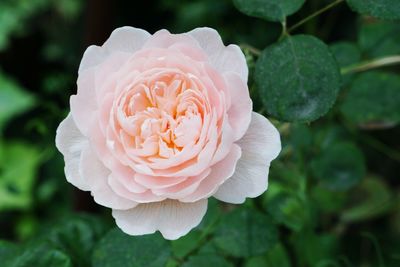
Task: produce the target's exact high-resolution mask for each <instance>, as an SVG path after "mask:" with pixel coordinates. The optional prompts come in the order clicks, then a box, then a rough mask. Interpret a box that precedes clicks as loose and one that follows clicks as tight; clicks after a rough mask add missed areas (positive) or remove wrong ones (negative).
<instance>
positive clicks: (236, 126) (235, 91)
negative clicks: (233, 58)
mask: <svg viewBox="0 0 400 267" xmlns="http://www.w3.org/2000/svg"><path fill="white" fill-rule="evenodd" d="M224 78H225V81H226V83H227V85H228V88H229V89H230V95H231V101H232V104H231V107H230V109H229V110H228V117H229V124H230V125H231V126H232V129H233V132H234V134H235V141H236V140H239V139H240V138H242V137H243V135H244V134H245V133H246V131H247V129H248V128H249V125H250V121H251V114H252V110H253V102H252V101H251V98H250V95H249V89H248V87H247V84H246V83H244V82H243V81H242V80H241V79H240V77H239V76H238V75H237V74H235V73H232V72H229V73H225V74H224Z"/></svg>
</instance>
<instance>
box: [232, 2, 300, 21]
mask: <svg viewBox="0 0 400 267" xmlns="http://www.w3.org/2000/svg"><path fill="white" fill-rule="evenodd" d="M304 2H305V0H233V3H234V5H235V6H236V8H237V9H239V10H240V11H241V12H242V13H244V14H246V15H248V16H251V17H256V18H261V19H265V20H268V21H280V22H283V21H285V19H286V17H287V16H289V15H291V14H293V13H295V12H296V11H297V10H299V9H300V8H301V7H302V6H303V4H304Z"/></svg>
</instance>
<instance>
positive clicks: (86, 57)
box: [78, 45, 108, 74]
mask: <svg viewBox="0 0 400 267" xmlns="http://www.w3.org/2000/svg"><path fill="white" fill-rule="evenodd" d="M107 56H108V53H107V51H106V50H104V49H102V48H101V47H100V46H97V45H91V46H89V47H88V48H87V49H86V50H85V52H84V53H83V56H82V60H81V63H80V65H79V70H78V73H79V74H81V72H83V71H85V70H87V69H89V68H92V67H95V66H97V65H99V64H100V63H101V62H103V61H104V59H105V58H106V57H107Z"/></svg>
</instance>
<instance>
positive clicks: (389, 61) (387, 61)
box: [340, 55, 400, 74]
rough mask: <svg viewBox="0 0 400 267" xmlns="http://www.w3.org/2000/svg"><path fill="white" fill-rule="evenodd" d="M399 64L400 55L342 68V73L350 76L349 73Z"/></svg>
mask: <svg viewBox="0 0 400 267" xmlns="http://www.w3.org/2000/svg"><path fill="white" fill-rule="evenodd" d="M399 63H400V55H393V56H387V57H382V58H377V59H373V60H368V61H364V62H361V63H357V64H354V65H350V66H347V67H344V68H342V69H341V70H340V72H341V73H342V74H349V73H354V72H361V71H366V70H370V69H375V68H379V67H384V66H389V65H394V64H399Z"/></svg>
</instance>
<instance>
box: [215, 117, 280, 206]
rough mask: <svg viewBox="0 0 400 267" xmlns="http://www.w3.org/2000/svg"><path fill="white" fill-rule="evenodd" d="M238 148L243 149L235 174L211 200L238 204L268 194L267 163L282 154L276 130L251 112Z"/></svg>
mask: <svg viewBox="0 0 400 267" xmlns="http://www.w3.org/2000/svg"><path fill="white" fill-rule="evenodd" d="M237 143H238V145H240V147H241V148H242V157H241V158H240V159H239V161H238V164H237V166H236V170H235V173H234V174H233V176H232V177H231V178H230V179H228V180H227V181H226V182H225V183H224V184H222V185H221V186H220V187H219V189H218V191H217V192H216V193H215V194H214V197H215V198H217V199H219V200H221V201H224V202H229V203H234V204H239V203H243V202H244V201H245V200H246V197H252V198H254V197H257V196H259V195H261V194H262V193H264V192H265V190H267V187H268V168H269V165H270V162H271V161H272V160H273V159H275V158H276V157H277V156H278V155H279V152H280V151H281V140H280V136H279V132H278V130H277V129H276V128H275V127H274V126H273V125H272V124H271V123H270V122H269V121H268V119H266V118H265V117H263V116H262V115H260V114H258V113H255V112H253V116H252V120H251V123H250V127H249V129H248V131H247V132H246V134H245V135H244V137H243V138H242V139H240V140H239V141H238V142H237Z"/></svg>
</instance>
